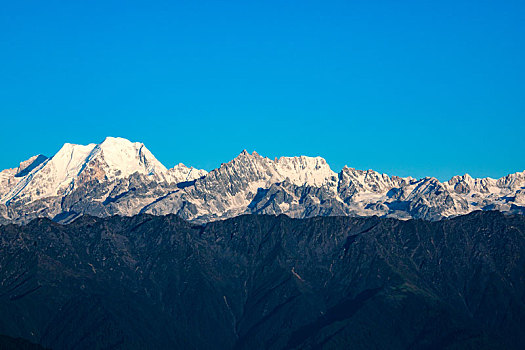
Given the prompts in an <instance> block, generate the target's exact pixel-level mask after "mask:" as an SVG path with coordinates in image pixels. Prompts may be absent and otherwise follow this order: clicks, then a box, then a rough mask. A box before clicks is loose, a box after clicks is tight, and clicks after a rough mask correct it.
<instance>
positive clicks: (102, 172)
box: [0, 137, 525, 223]
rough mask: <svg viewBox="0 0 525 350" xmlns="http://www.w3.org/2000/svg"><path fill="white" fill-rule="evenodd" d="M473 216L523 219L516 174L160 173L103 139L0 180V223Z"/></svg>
mask: <svg viewBox="0 0 525 350" xmlns="http://www.w3.org/2000/svg"><path fill="white" fill-rule="evenodd" d="M476 210H499V211H502V212H507V213H519V214H523V213H525V171H523V172H518V173H514V174H509V175H507V176H504V177H502V178H499V179H492V178H479V179H477V178H472V177H471V176H469V175H468V174H466V175H462V176H454V177H453V178H451V179H450V180H449V181H446V182H440V181H438V180H437V179H436V178H434V177H425V178H422V179H415V178H412V177H398V176H388V175H386V174H380V173H378V172H376V171H373V170H357V169H354V168H349V167H346V166H345V167H344V168H343V169H342V170H341V171H340V172H338V173H337V172H334V171H333V170H332V169H331V168H330V166H329V165H328V164H327V162H326V161H325V160H324V159H323V158H321V157H306V156H300V157H281V158H278V159H277V158H276V159H274V160H272V159H269V158H266V157H263V156H261V155H259V154H257V153H256V152H253V153H251V154H250V153H248V152H246V151H242V152H241V153H240V154H239V155H238V156H237V157H236V158H234V159H233V160H231V161H229V162H227V163H223V164H222V165H221V166H220V167H219V168H217V169H214V170H212V171H210V172H207V171H205V170H201V169H195V168H193V167H187V166H185V165H184V164H178V165H177V166H175V167H174V168H171V169H167V168H166V167H165V166H164V165H162V163H160V162H159V161H158V160H157V159H156V158H155V156H154V155H153V154H152V153H151V152H150V151H149V150H148V149H147V148H146V147H145V146H144V144H142V143H138V142H130V141H128V140H126V139H123V138H114V137H108V138H106V139H105V140H104V141H103V142H102V143H100V144H89V145H87V146H84V145H74V144H69V143H68V144H65V145H64V146H63V147H62V148H61V149H60V150H59V151H58V152H57V153H56V154H55V155H54V156H52V157H50V158H48V157H46V156H43V155H36V156H33V157H31V158H30V159H28V160H26V161H23V162H21V163H20V165H19V167H18V168H13V169H6V170H3V171H2V172H0V223H9V222H20V223H26V222H29V221H30V220H32V219H34V218H37V217H46V218H50V219H52V220H54V221H56V222H61V223H67V222H71V221H72V220H74V219H76V218H78V217H79V216H81V215H86V214H87V215H92V216H98V217H106V216H112V215H124V216H132V215H136V214H140V213H148V214H153V215H166V214H176V215H178V216H179V217H181V218H184V219H186V220H189V221H192V222H195V223H205V222H210V221H214V220H218V219H225V218H231V217H235V216H237V215H241V214H272V215H279V214H286V215H288V216H290V217H293V218H308V217H314V216H373V215H376V216H380V217H392V218H399V219H411V218H420V219H425V220H440V219H443V218H447V217H454V216H457V215H463V214H467V213H470V212H472V211H476Z"/></svg>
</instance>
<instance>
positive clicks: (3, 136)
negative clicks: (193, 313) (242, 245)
mask: <svg viewBox="0 0 525 350" xmlns="http://www.w3.org/2000/svg"><path fill="white" fill-rule="evenodd" d="M0 43H1V45H0V118H1V123H0V130H1V132H0V147H1V148H2V150H3V152H2V155H1V157H0V168H2V169H3V168H7V167H15V166H17V165H18V163H19V162H20V161H21V160H24V159H26V158H28V157H29V156H31V155H33V154H37V153H43V154H45V155H48V156H50V155H52V154H54V153H55V152H56V151H57V150H58V149H59V148H60V147H61V145H62V144H63V143H65V142H70V143H81V144H87V143H91V142H96V143H98V142H101V141H102V140H103V139H104V138H105V136H121V137H126V138H128V139H130V140H133V141H141V142H144V143H145V144H146V146H147V147H148V148H149V149H150V150H151V151H152V152H153V154H155V155H156V156H157V158H158V159H159V160H160V161H161V162H163V163H164V164H165V165H166V166H169V167H171V166H173V165H175V164H176V163H179V162H183V163H185V164H187V165H193V166H196V167H200V168H205V169H208V170H210V169H212V168H214V167H217V166H219V165H220V163H222V162H226V161H229V160H230V159H232V158H233V157H235V156H236V155H237V154H238V153H240V152H241V151H242V150H243V149H247V150H248V151H250V152H251V151H253V150H256V151H257V152H258V153H260V154H262V155H265V156H268V157H271V158H273V157H275V156H281V155H287V156H293V155H311V156H313V155H320V156H323V157H324V158H326V159H327V161H328V162H329V163H330V165H331V166H332V168H333V169H334V170H335V171H339V170H340V169H341V168H342V167H343V165H345V164H346V165H348V166H351V167H355V168H358V169H374V170H377V171H380V172H386V173H388V174H395V175H402V176H405V175H412V176H415V177H423V176H427V175H428V176H436V177H438V178H439V179H441V180H443V179H448V178H449V177H450V176H452V175H454V174H463V173H465V172H468V173H470V174H471V175H473V176H477V177H479V176H491V177H500V176H502V175H505V174H507V173H510V172H516V171H522V170H525V161H524V159H525V157H524V155H525V2H524V1H523V0H516V1H513V0H505V1H485V0H476V1H474V0H472V1H461V0H453V1H448V0H445V1H425V0H417V1H392V0H390V1H370V0H367V1H352V0H347V1H328V0H327V1H307V0H301V1H268V0H265V1H200V0H188V1H177V0H174V1H121V2H120V1H111V0H104V1H93V0H90V1H80V0H75V1H53V0H46V1H3V2H2V7H1V9H0Z"/></svg>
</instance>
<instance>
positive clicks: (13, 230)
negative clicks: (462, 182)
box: [0, 160, 525, 349]
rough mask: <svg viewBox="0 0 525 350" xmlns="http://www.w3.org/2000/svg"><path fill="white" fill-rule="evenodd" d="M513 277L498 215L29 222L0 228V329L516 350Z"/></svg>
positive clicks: (164, 341) (523, 304)
mask: <svg viewBox="0 0 525 350" xmlns="http://www.w3.org/2000/svg"><path fill="white" fill-rule="evenodd" d="M245 161H246V160H245ZM234 165H235V164H234V163H231V164H230V165H229V166H228V167H230V166H231V167H233V166H234ZM228 167H225V168H223V169H228ZM223 173H224V174H226V173H230V174H231V171H230V172H228V170H223ZM223 173H217V174H215V175H213V176H217V177H220V176H221V175H222V174H223ZM362 175H363V176H366V173H363V174H362ZM254 176H255V175H254ZM257 176H258V178H257V181H263V180H264V179H265V178H266V176H268V174H267V172H266V171H262V172H260V173H257ZM292 181H293V180H292ZM374 181H376V182H377V181H379V182H380V183H381V185H382V184H384V183H386V182H387V180H385V178H383V177H380V178H374ZM390 181H399V182H401V181H410V180H402V179H393V180H392V179H391V180H390ZM239 182H240V183H239V184H238V185H239V186H241V184H242V180H239ZM367 183H368V184H369V186H370V188H375V189H377V190H378V191H379V190H381V189H380V187H379V186H380V185H379V184H373V181H369V182H367ZM195 185H196V184H195ZM205 185H206V182H204V183H201V184H200V185H199V186H205ZM222 185H224V186H225V187H226V188H225V190H229V191H231V192H230V193H232V194H233V195H235V193H236V192H235V191H234V190H233V189H232V188H229V187H227V186H228V185H227V184H222ZM286 186H288V188H292V187H291V186H297V187H296V188H297V189H299V188H301V186H298V185H297V184H293V183H292V182H291V181H290V182H289V183H288V184H287V185H286ZM374 186H375V187H374ZM429 186H432V185H430V184H428V186H427V187H426V188H428V187H429ZM318 189H319V191H323V190H326V192H327V193H328V189H323V187H322V186H321V187H319V188H318ZM356 189H357V188H356ZM298 191H299V192H300V191H301V190H298ZM278 192H279V191H277V192H276V193H278ZM299 192H297V193H299ZM422 192H424V189H421V191H420V192H419V193H422ZM279 193H282V192H279ZM318 195H319V196H322V195H324V194H321V193H318ZM400 196H401V195H400ZM217 203H219V202H217ZM217 205H218V204H217ZM524 276H525V216H522V215H504V214H502V213H500V212H497V211H490V212H480V211H478V212H475V213H471V214H469V215H466V216H459V217H456V218H452V219H445V220H440V221H434V222H432V221H423V220H407V221H402V220H397V219H390V218H378V217H361V218H352V217H316V218H311V219H292V218H289V217H287V216H285V215H280V216H267V215H243V216H238V217H235V218H232V219H228V220H225V221H216V222H211V223H208V224H205V225H200V226H198V225H194V224H191V223H189V222H187V221H184V220H182V219H180V218H179V217H177V216H175V215H168V216H152V215H148V214H141V215H137V216H134V217H120V216H114V217H109V218H96V217H90V216H83V217H80V218H78V219H77V220H75V221H74V222H72V223H70V224H67V225H62V224H58V223H56V222H53V221H51V220H49V219H37V220H35V221H32V222H30V223H29V224H27V225H14V224H9V225H5V226H0V334H3V335H5V336H8V337H9V338H8V339H14V338H23V339H26V340H28V341H31V342H32V343H38V344H41V345H42V346H44V347H46V348H51V349H71V348H75V349H174V348H184V349H284V348H288V349H318V348H323V349H346V348H351V349H370V348H375V349H498V348H501V349H521V348H523V344H525V333H524V332H523V329H524V327H525V279H524Z"/></svg>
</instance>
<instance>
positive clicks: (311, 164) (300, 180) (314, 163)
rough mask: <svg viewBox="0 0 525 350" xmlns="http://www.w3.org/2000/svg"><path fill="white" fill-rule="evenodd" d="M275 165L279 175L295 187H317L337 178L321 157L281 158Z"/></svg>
mask: <svg viewBox="0 0 525 350" xmlns="http://www.w3.org/2000/svg"><path fill="white" fill-rule="evenodd" d="M275 163H276V165H277V168H278V170H279V172H280V173H281V175H283V176H285V177H286V178H287V179H288V180H289V181H290V182H291V183H293V184H294V185H297V186H302V185H305V184H306V185H310V186H315V187H319V186H322V185H324V184H325V183H327V182H328V181H329V180H332V179H334V180H335V178H336V177H337V174H336V173H335V172H333V171H332V169H330V166H329V165H328V163H327V162H326V160H325V159H324V158H321V157H307V156H300V157H281V158H279V159H278V160H277V161H276V162H275Z"/></svg>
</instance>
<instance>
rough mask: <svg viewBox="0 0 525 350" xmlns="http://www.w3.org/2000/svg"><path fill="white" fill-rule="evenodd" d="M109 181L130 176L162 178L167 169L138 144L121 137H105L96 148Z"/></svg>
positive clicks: (142, 145) (141, 144)
mask: <svg viewBox="0 0 525 350" xmlns="http://www.w3.org/2000/svg"><path fill="white" fill-rule="evenodd" d="M97 152H99V155H98V156H99V157H101V158H102V159H103V161H104V162H105V164H106V166H107V168H106V176H107V177H108V178H109V179H116V178H123V177H128V176H130V175H131V174H134V173H139V174H142V175H155V174H156V175H159V176H164V175H165V174H166V173H167V169H166V167H165V166H164V165H162V163H160V162H159V161H158V160H157V158H155V156H154V155H153V154H152V153H151V152H150V151H149V150H148V149H147V148H146V146H144V144H143V143H140V142H131V141H129V140H127V139H124V138H121V137H107V138H106V139H105V140H104V142H102V143H101V144H100V145H98V146H97Z"/></svg>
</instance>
